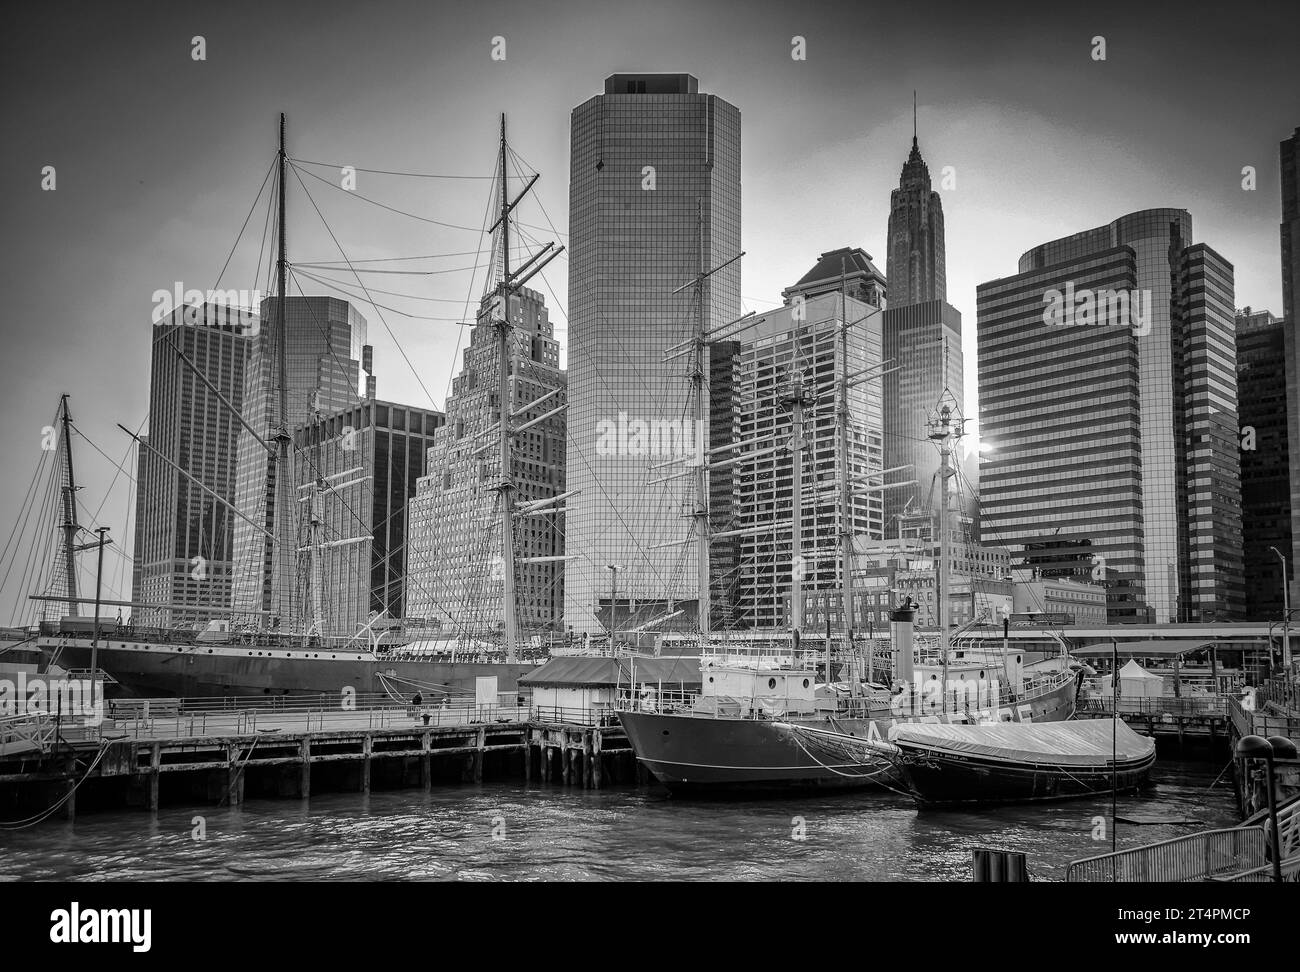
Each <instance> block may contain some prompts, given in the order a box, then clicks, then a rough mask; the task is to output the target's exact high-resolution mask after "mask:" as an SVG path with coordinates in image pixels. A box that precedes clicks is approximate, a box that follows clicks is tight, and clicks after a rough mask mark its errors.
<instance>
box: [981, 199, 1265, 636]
mask: <svg viewBox="0 0 1300 972" xmlns="http://www.w3.org/2000/svg"><path fill="white" fill-rule="evenodd" d="M1232 299H1233V278H1232V266H1231V265H1230V264H1229V263H1227V261H1225V260H1224V259H1223V258H1222V257H1220V256H1219V255H1218V254H1217V253H1215V252H1214V251H1213V250H1211V249H1210V248H1209V247H1207V246H1205V245H1204V244H1193V243H1192V220H1191V216H1190V215H1189V214H1188V213H1187V212H1186V211H1185V210H1180V209H1152V210H1144V211H1142V212H1137V213H1132V214H1130V215H1128V216H1124V217H1122V218H1120V219H1117V220H1115V221H1114V222H1113V223H1110V224H1108V225H1106V226H1101V227H1097V228H1095V229H1091V230H1087V231H1085V232H1082V233H1077V234H1075V235H1073V236H1069V237H1065V238H1063V239H1060V240H1055V241H1053V242H1050V243H1045V244H1043V245H1041V246H1038V247H1035V248H1034V249H1032V250H1030V251H1028V252H1027V253H1025V254H1024V256H1022V257H1021V259H1020V272H1019V273H1018V274H1017V275H1015V276H1012V277H1006V278H1003V279H1001V280H995V281H991V282H989V283H986V284H982V285H981V286H980V287H979V288H978V308H979V310H978V313H979V323H978V338H979V373H980V430H981V436H982V437H983V438H984V439H985V441H987V442H989V443H990V445H991V446H992V452H991V454H990V455H988V456H985V457H984V459H983V461H982V464H981V482H980V507H981V514H982V524H981V525H982V535H983V539H984V541H985V542H986V543H995V544H999V543H1000V544H1006V545H1008V546H1011V547H1012V548H1013V549H1023V548H1024V546H1025V545H1026V544H1029V543H1034V542H1039V541H1043V540H1046V539H1049V538H1050V537H1052V536H1053V535H1056V534H1058V533H1061V532H1065V533H1067V534H1071V535H1078V536H1082V537H1086V538H1088V540H1089V541H1090V542H1091V547H1092V549H1093V550H1094V551H1095V560H1094V566H1095V567H1096V568H1097V570H1096V572H1095V573H1094V577H1095V578H1096V579H1098V580H1101V581H1102V582H1103V583H1105V585H1106V586H1107V588H1108V610H1109V615H1110V617H1111V620H1116V621H1122V620H1134V619H1136V620H1144V621H1145V620H1151V621H1157V622H1166V621H1201V620H1211V619H1214V618H1232V617H1240V615H1241V612H1242V610H1243V607H1244V598H1243V589H1242V565H1241V517H1240V473H1239V464H1238V458H1237V387H1236V352H1235V345H1234V340H1233V305H1232Z"/></svg>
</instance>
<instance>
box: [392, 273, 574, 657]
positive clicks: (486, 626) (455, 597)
mask: <svg viewBox="0 0 1300 972" xmlns="http://www.w3.org/2000/svg"><path fill="white" fill-rule="evenodd" d="M500 292H501V290H500V285H498V286H497V287H496V288H494V289H493V290H492V291H491V292H489V293H488V294H486V295H485V296H484V298H483V302H482V304H481V306H480V309H479V314H478V323H477V324H475V326H474V328H473V330H472V331H471V332H470V346H469V347H468V348H466V349H465V352H464V356H463V364H462V367H461V370H460V374H458V375H457V376H456V377H455V378H454V379H452V384H451V395H450V396H449V397H448V398H447V418H446V423H445V424H444V425H443V426H442V427H441V428H439V429H438V431H437V432H436V433H434V436H433V442H432V444H431V446H430V448H429V450H428V453H427V460H426V465H425V471H424V473H423V474H422V476H421V478H420V479H419V481H418V483H417V484H416V491H415V496H414V497H413V498H412V500H411V503H410V510H409V519H410V527H409V531H408V536H409V541H408V542H409V544H410V547H409V551H408V554H407V567H406V569H407V580H408V585H407V586H408V590H409V595H408V600H407V604H408V607H407V614H408V616H410V617H411V618H418V619H423V620H424V621H426V622H427V623H428V624H429V626H430V627H437V628H440V629H442V630H443V631H445V632H447V633H448V634H451V635H469V636H473V637H481V636H483V635H484V634H487V633H490V632H491V631H494V630H497V629H500V628H501V627H502V625H503V623H504V618H505V610H506V606H505V605H504V603H503V600H502V598H503V594H504V590H505V584H504V580H505V578H504V575H503V574H502V568H503V566H504V565H503V561H502V556H501V525H500V519H499V515H498V514H496V513H495V512H494V511H495V510H497V509H498V507H497V506H496V505H495V504H496V502H497V498H496V494H495V492H493V491H492V489H491V486H492V484H493V483H495V482H497V481H499V480H500V478H501V475H502V471H501V458H500V453H499V452H498V450H497V448H496V438H495V431H494V427H495V424H496V421H497V414H498V405H497V395H498V394H499V392H498V388H499V387H500V383H499V379H498V374H499V366H498V354H499V351H498V338H497V332H496V327H495V325H494V324H493V322H492V316H491V315H492V308H493V307H494V306H495V304H496V300H497V297H498V295H499V294H500ZM508 313H509V314H510V320H511V323H512V324H513V325H514V331H513V337H514V349H513V352H512V353H511V355H510V377H511V379H512V380H510V381H509V382H508V384H507V387H508V388H509V389H510V391H509V394H510V396H511V402H510V405H511V412H512V413H516V414H517V416H518V417H517V420H516V423H517V425H516V427H517V428H520V427H522V426H524V425H528V423H530V422H534V420H535V419H541V421H540V422H535V424H532V425H529V426H528V428H526V429H523V430H522V431H517V432H516V434H515V435H513V436H512V437H511V442H512V447H511V463H512V466H511V468H510V469H509V470H507V472H508V474H509V477H510V479H511V480H512V481H513V482H514V484H515V486H516V490H517V491H516V493H515V496H516V502H515V505H516V510H518V511H519V512H518V513H517V514H516V516H515V521H514V537H513V544H514V551H515V603H514V605H512V607H513V609H514V610H515V612H516V616H517V618H518V621H519V625H520V630H521V631H522V632H523V633H525V634H530V633H531V634H537V633H539V632H540V631H541V630H543V629H552V630H553V626H554V625H555V624H556V623H557V622H558V621H559V619H560V611H561V608H562V605H563V597H564V587H563V578H564V567H563V561H561V560H560V559H559V558H560V557H562V556H563V554H564V551H565V545H564V514H563V513H561V512H556V510H555V509H554V508H550V509H547V510H545V511H538V515H527V513H526V511H525V510H524V509H522V507H526V506H527V504H528V503H530V502H536V501H537V500H545V499H551V498H553V497H556V496H559V495H560V494H561V493H563V492H564V490H565V486H564V475H565V463H564V437H565V434H564V425H565V416H564V413H563V412H560V413H558V414H554V415H550V414H549V413H552V412H554V411H555V409H557V408H560V407H561V406H563V405H564V403H565V375H564V372H563V371H561V370H560V351H559V344H558V343H557V342H556V340H555V333H554V327H553V325H552V324H551V322H550V318H549V316H548V314H547V310H546V304H545V302H544V300H543V299H542V295H541V294H540V293H538V292H537V291H535V290H530V289H529V288H527V287H521V288H520V289H519V293H518V294H516V295H512V296H511V297H510V298H509V310H508ZM529 406H531V407H529ZM548 415H549V417H545V418H544V417H543V416H548Z"/></svg>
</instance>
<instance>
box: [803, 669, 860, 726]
mask: <svg viewBox="0 0 1300 972" xmlns="http://www.w3.org/2000/svg"><path fill="white" fill-rule="evenodd" d="M803 687H804V688H807V687H808V679H806V678H805V679H804V680H803ZM849 735H853V733H849Z"/></svg>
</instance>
